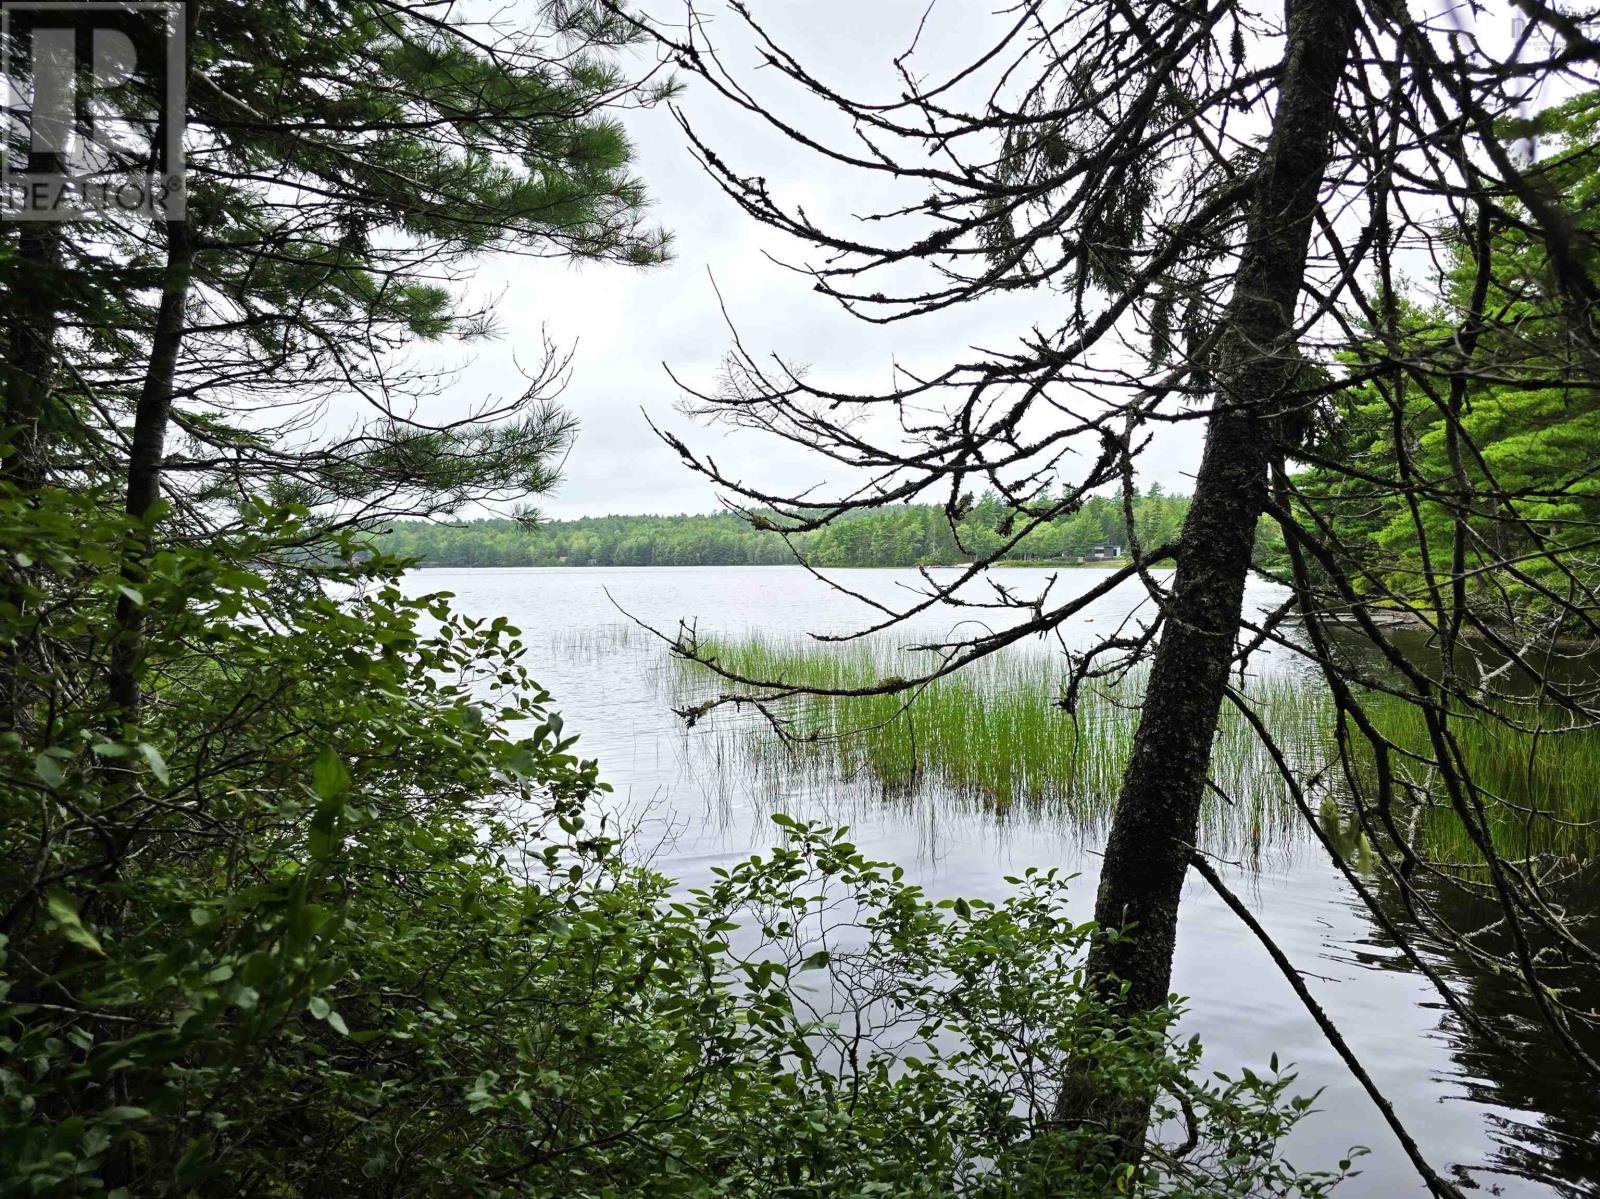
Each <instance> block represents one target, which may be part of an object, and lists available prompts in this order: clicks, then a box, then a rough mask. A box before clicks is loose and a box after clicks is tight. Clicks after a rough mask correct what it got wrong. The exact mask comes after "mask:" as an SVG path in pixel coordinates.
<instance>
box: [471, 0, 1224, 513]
mask: <svg viewBox="0 0 1600 1199" xmlns="http://www.w3.org/2000/svg"><path fill="white" fill-rule="evenodd" d="M758 7H759V9H760V15H761V18H762V20H763V21H764V22H765V23H766V24H767V26H768V27H769V29H770V30H771V31H772V32H773V33H774V34H776V35H778V39H779V40H780V41H781V43H782V44H783V45H784V46H785V47H786V48H788V49H790V50H792V51H793V52H794V53H795V55H796V56H797V57H799V58H800V59H801V60H802V61H804V62H805V63H807V65H808V66H810V67H813V68H815V69H816V70H817V71H818V72H819V73H821V74H822V75H823V76H824V77H825V78H827V79H829V80H830V81H834V82H839V83H842V84H845V85H847V86H848V87H849V88H851V89H852V90H853V91H856V92H859V93H864V94H868V95H874V94H884V95H892V94H894V92H895V90H896V88H895V83H896V80H895V76H894V73H893V64H892V60H893V58H894V57H895V56H896V55H899V54H900V53H901V52H903V51H904V50H905V49H906V48H907V46H908V44H909V42H910V40H911V38H912V36H913V34H914V33H915V31H916V28H917V24H918V21H919V20H920V18H921V17H922V15H923V13H924V11H925V10H926V9H927V8H928V4H927V0H868V2H862V0H855V2H854V3H841V2H838V0H775V2H772V3H768V4H765V5H760V6H758ZM708 9H709V11H713V12H714V11H716V10H715V9H714V8H710V6H708ZM724 21H725V24H726V27H727V28H728V31H729V36H728V38H727V41H726V42H725V43H723V44H726V45H729V46H730V47H733V48H734V49H735V53H737V45H738V39H736V38H735V37H733V36H732V35H733V30H734V22H733V21H732V19H731V18H725V19H724ZM1000 28H1001V21H1000V18H998V17H996V16H994V15H993V14H992V13H991V11H990V6H989V5H988V4H984V3H973V2H972V0H939V3H938V4H936V5H935V7H934V8H933V10H932V12H931V14H930V15H929V18H928V22H927V26H926V28H925V29H924V31H923V33H922V37H921V40H920V42H919V47H918V61H919V62H921V63H922V65H923V69H924V70H926V71H928V72H930V73H936V72H937V68H938V67H939V66H941V65H952V64H955V63H957V62H961V61H964V59H965V56H967V55H970V53H971V51H972V48H973V47H974V46H975V45H976V44H978V42H979V41H981V40H985V39H986V38H988V37H989V36H990V35H991V34H994V33H996V32H997V31H998V30H999V29H1000ZM718 40H719V42H721V41H722V39H720V38H719V39H718ZM645 61H646V60H645V59H641V60H640V62H641V64H642V63H644V62H645ZM734 61H738V59H737V58H736V59H735V60H734ZM743 74H744V76H745V77H746V78H750V79H752V80H754V81H755V82H756V83H757V84H758V85H759V84H760V82H761V80H760V77H759V75H756V74H752V73H750V72H748V71H747V72H743ZM768 74H769V75H770V74H771V73H770V72H769V73H768ZM686 82H688V84H689V87H688V91H687V94H686V95H685V96H684V97H683V99H682V101H681V107H682V108H683V110H684V111H685V113H686V114H687V115H688V117H689V119H690V120H691V121H692V122H693V123H694V124H695V126H696V128H697V129H699V130H700V131H701V132H702V134H703V136H705V137H706V139H707V140H708V141H709V142H711V143H712V144H713V145H714V146H715V147H716V148H717V149H718V151H719V153H722V154H723V155H724V156H725V157H726V158H728V159H729V160H730V161H731V162H732V163H734V164H737V165H738V166H739V168H740V170H741V172H742V173H745V174H763V175H765V176H766V177H767V178H768V180H769V185H770V186H771V187H772V188H773V190H774V192H775V194H777V195H778V196H780V197H782V198H783V199H785V200H787V201H795V200H797V201H799V202H800V203H803V204H804V205H805V207H806V210H807V212H808V213H812V214H816V215H819V216H820V215H832V216H834V217H835V218H836V219H838V220H839V221H840V222H841V223H844V222H848V221H849V220H850V219H851V214H852V213H856V212H861V211H865V210H868V209H870V208H872V207H873V206H874V205H875V203H877V202H880V201H881V200H882V198H883V197H882V196H881V195H874V194H871V193H870V192H868V191H867V190H864V189H866V188H870V187H871V186H872V184H871V181H863V180H862V179H861V178H860V177H859V176H858V175H857V174H856V173H855V172H850V171H847V170H844V169H838V168H830V167H828V166H827V165H826V164H823V163H819V162H818V161H817V160H815V159H814V158H811V157H809V156H805V155H803V154H802V153H800V152H799V151H797V150H796V149H795V148H793V147H791V146H790V145H789V144H788V143H787V142H786V141H785V140H784V139H783V138H782V137H781V136H780V135H777V134H775V133H773V132H772V131H770V130H768V129H765V128H764V127H762V126H761V125H760V124H759V123H758V122H755V121H752V120H750V119H748V118H747V117H744V116H742V115H741V114H736V113H734V112H732V111H731V109H730V107H729V106H728V105H727V104H726V103H725V102H723V101H721V100H720V99H719V98H718V97H716V96H715V95H713V94H710V93H709V89H707V88H705V87H704V86H703V85H701V86H696V85H695V84H694V82H693V81H692V80H689V81H686ZM774 99H776V100H777V101H778V102H779V103H783V102H784V100H783V98H782V97H779V96H777V95H776V94H774ZM795 111H796V112H797V115H805V116H806V117H807V119H810V120H815V121H816V122H817V127H827V126H828V114H826V113H820V112H817V111H816V110H814V109H809V110H805V111H804V112H803V113H802V112H800V111H799V110H795ZM626 123H627V125H628V128H629V131H630V135H631V137H632V139H633V141H634V144H635V148H636V152H637V167H638V173H639V175H640V176H641V177H642V178H643V179H644V181H645V183H646V185H647V186H648V188H649V190H650V192H651V194H652V196H653V199H654V207H653V210H652V216H653V218H654V220H655V221H656V222H657V223H659V224H661V225H663V226H664V227H666V228H667V229H668V230H670V231H671V232H672V234H673V235H674V238H675V247H674V249H675V257H674V259H673V261H672V262H671V263H670V264H668V265H666V266H664V267H659V268H655V269H651V270H644V271H641V270H636V269H632V268H627V267H620V266H597V265H580V266H572V265H567V264H559V263H550V262H540V261H530V260H526V259H516V258H509V257H502V258H496V259H493V260H490V261H488V262H486V263H484V264H483V265H482V267H481V268H480V270H479V271H478V275H477V279H476V283H475V288H476V290H477V291H478V292H479V293H481V294H486V295H498V296H499V325H500V328H501V331H502V332H501V336H500V338H499V339H498V340H497V341H494V342H491V343H487V344H481V345H478V346H476V347H475V348H474V351H473V355H472V358H471V359H470V360H469V361H467V362H466V363H465V365H464V368H463V370H462V372H461V374H460V377H459V378H458V380H457V381H456V384H455V386H454V387H453V388H452V390H451V391H450V393H449V395H448V397H447V400H446V402H447V403H448V404H449V405H451V406H460V407H465V406H467V405H470V404H472V403H475V402H478V401H479V400H481V399H483V398H486V397H491V396H501V397H504V396H507V395H511V394H515V393H517V392H520V391H521V387H520V386H519V376H518V374H517V370H516V362H517V361H518V360H521V361H523V362H531V361H536V360H537V350H538V346H539V344H540V340H539V339H540V335H541V329H542V330H543V331H545V332H547V333H548V335H549V336H550V337H551V338H552V339H553V340H554V341H555V342H557V343H558V344H562V345H573V344H575V346H576V355H575V358H574V362H573V372H572V378H571V382H570V384H569V386H568V388H567V390H566V391H565V393H564V394H563V396H562V401H563V402H564V403H565V404H566V405H567V406H568V407H569V408H571V409H572V411H573V412H575V413H576V415H577V416H578V418H579V420H580V421H581V422H582V431H581V432H580V434H579V437H578V441H577V443H576V445H575V446H574V448H573V450H572V452H571V454H570V456H569V458H568V460H567V463H566V470H565V481H564V482H563V484H562V486H561V488H560V490H559V492H558V493H557V494H556V495H555V496H553V497H551V498H549V499H547V500H544V501H540V502H539V504H538V507H539V508H540V510H541V511H542V512H544V513H545V514H546V515H547V516H550V517H552V518H557V519H565V518H573V517H579V516H592V515H602V514H608V513H677V512H709V511H714V510H716V509H717V507H718V499H717V494H716V492H715V490H714V489H713V488H712V487H711V485H710V484H709V483H708V482H707V481H706V480H704V479H703V478H701V477H700V476H698V475H695V474H694V473H692V472H691V471H689V470H688V469H687V468H686V467H684V466H683V464H682V463H681V462H680V461H679V459H678V457H677V455H676V454H675V453H673V452H672V451H671V450H670V449H668V448H667V447H666V446H665V445H664V444H663V443H662V442H661V441H660V440H659V439H658V438H657V437H656V436H655V435H654V434H653V433H652V432H651V430H650V428H649V425H648V424H647V423H646V419H645V415H646V414H649V416H650V417H651V418H652V419H654V420H655V421H657V423H658V424H663V425H665V426H666V427H669V428H671V429H673V430H674V431H675V432H677V433H678V434H679V435H681V436H683V437H684V439H685V440H686V441H687V442H688V443H689V444H690V445H691V446H693V447H694V448H696V449H697V450H705V451H708V452H709V453H711V454H712V455H713V456H714V457H715V458H716V459H717V461H718V463H719V464H720V465H723V466H725V467H728V468H731V469H734V470H735V471H736V473H739V474H740V475H742V476H743V477H745V478H748V479H759V480H760V481H761V483H762V484H763V486H765V487H767V488H769V489H771V490H775V491H776V490H785V489H788V490H799V489H801V488H804V487H808V486H812V485H817V484H821V485H826V484H829V483H834V484H837V483H839V482H840V481H841V480H840V478H839V476H838V475H837V474H834V475H830V474H828V473H827V472H826V471H825V470H823V469H822V466H821V464H820V463H819V462H818V460H817V459H816V458H814V457H813V456H811V455H808V454H806V453H805V452H804V451H803V450H799V449H797V448H792V447H784V446H780V445H779V444H777V443H776V442H774V441H773V440H772V439H770V438H765V437H762V436H760V435H757V434H751V433H748V432H738V431H732V430H729V429H726V428H724V427H721V426H706V425H703V424H698V423H696V422H693V421H690V420H688V419H686V418H684V417H682V416H680V415H679V414H678V413H677V412H676V411H675V405H676V403H677V402H678V401H679V399H680V398H681V395H682V393H681V392H680V390H679V389H678V388H677V387H676V386H675V385H674V384H673V382H672V380H671V379H670V378H669V377H668V374H667V370H666V368H667V366H670V367H671V368H672V370H673V371H674V372H675V373H676V374H677V375H678V376H679V377H680V378H682V379H684V380H685V381H687V382H689V383H691V384H709V383H710V382H711V380H712V379H713V378H714V376H715V374H716V372H717V369H718V365H719V363H720V361H721V359H722V356H723V354H724V353H725V352H726V351H727V349H728V347H729V344H730V333H729V329H728V325H727V323H726V321H725V318H724V316H723V314H722V311H721V309H720V307H719V301H718V294H717V293H718V291H719V290H720V292H721V296H722V300H723V301H724V302H725V303H726V306H727V310H728V314H729V316H730V317H731V318H732V319H733V320H734V321H735V322H736V324H737V326H738V329H739V333H740V335H741V337H742V338H743V340H744V343H745V344H746V345H747V346H748V347H752V348H755V349H758V350H759V351H760V352H762V353H766V352H772V353H776V354H780V355H781V356H783V357H784V358H785V359H786V360H788V361H792V362H801V363H806V364H808V365H809V367H810V370H811V375H810V377H811V378H812V379H813V380H814V381H817V382H825V383H827V384H835V385H854V386H859V387H873V386H876V387H883V386H886V385H887V384H888V382H889V379H890V373H891V367H892V364H893V363H895V362H896V361H899V362H901V363H903V364H908V365H913V366H916V367H919V368H924V369H937V368H938V367H939V366H942V365H944V364H946V363H947V362H948V361H949V360H950V359H951V358H952V357H953V356H957V355H960V356H965V357H970V352H968V351H969V347H971V346H973V345H977V344H982V345H984V346H987V347H991V348H992V347H995V346H1003V345H1009V344H1010V343H1012V342H1013V341H1014V339H1015V338H1016V337H1017V336H1018V335H1019V334H1023V333H1026V332H1027V330H1028V326H1029V325H1030V324H1032V323H1035V322H1039V323H1045V324H1049V323H1050V322H1051V320H1052V315H1053V314H1052V312H1051V310H1052V309H1053V308H1055V307H1056V306H1057V305H1059V304H1060V303H1062V301H1061V300H1060V299H1059V298H1058V297H1056V296H1054V295H1052V294H1050V293H1048V292H1036V293H1030V294H1028V295H1026V296H1023V297H1016V298H1014V299H1013V298H1011V297H1007V298H1006V301H1009V302H1002V303H999V304H980V305H977V306H971V307H966V308H963V309H960V310H957V311H955V312H952V313H948V314H944V315H942V316H941V317H939V318H936V319H931V320H922V321H920V322H915V323H911V324H906V325H899V326H890V327H887V328H885V327H881V326H870V325H867V324H865V323H863V322H861V321H858V320H856V319H855V318H853V317H851V316H849V315H848V314H846V313H845V312H843V311H842V310H841V309H840V308H839V307H838V306H837V305H836V304H835V303H833V302H832V301H830V300H828V299H826V298H825V297H822V296H819V295H817V294H815V293H814V292H812V291H811V290H810V285H809V283H808V282H807V281H806V280H805V279H804V278H803V277H801V276H799V275H798V274H796V273H795V272H794V271H793V270H789V269H785V268H784V267H782V266H779V265H777V264H775V263H773V262H772V261H770V260H769V259H768V258H767V257H766V256H765V254H764V253H763V251H771V252H773V253H775V254H778V255H779V256H781V257H784V258H785V259H786V260H788V261H791V262H806V261H814V260H815V255H814V253H813V254H808V253H807V252H806V251H805V250H804V249H803V248H800V247H797V246H796V245H795V244H793V243H788V244H785V240H784V239H783V238H782V237H781V236H780V235H778V234H776V233H773V232H772V231H770V230H766V229H765V228H763V227H761V226H759V225H758V224H756V222H754V221H753V220H751V219H750V218H749V217H747V216H746V215H745V214H744V213H742V212H741V211H740V210H739V209H738V208H737V207H736V206H735V205H734V203H733V201H732V200H730V199H728V198H727V197H726V196H725V195H723V193H722V192H721V191H720V190H719V189H718V188H717V186H716V184H715V183H714V182H713V181H712V180H711V179H710V178H709V177H707V176H706V175H705V173H704V172H703V170H702V169H701V168H700V166H699V165H698V163H697V162H696V161H695V160H694V158H693V157H692V156H691V154H690V152H689V149H688V144H687V141H686V139H685V137H684V134H683V132H682V131H681V130H680V129H679V127H678V125H677V123H676V122H675V121H674V119H673V117H672V115H671V114H670V113H669V112H667V111H666V110H665V109H658V110H655V111H650V112H643V113H633V114H629V115H628V117H627V122H626ZM713 280H714V281H715V286H713ZM1197 462H1198V430H1196V429H1185V430H1184V431H1183V433H1182V434H1181V435H1180V436H1177V437H1175V438H1173V439H1172V444H1170V445H1164V446H1162V447H1159V451H1158V452H1157V453H1156V454H1154V455H1152V457H1151V458H1150V459H1149V461H1148V462H1147V463H1146V467H1145V469H1146V470H1147V471H1148V472H1149V478H1150V479H1151V480H1159V481H1160V482H1161V483H1162V484H1163V486H1165V487H1167V488H1168V489H1169V490H1178V491H1186V490H1188V489H1189V487H1188V482H1187V479H1186V477H1185V475H1186V473H1187V472H1191V471H1192V470H1193V468H1194V466H1195V464H1196V463H1197Z"/></svg>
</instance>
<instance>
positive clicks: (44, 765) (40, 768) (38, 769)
mask: <svg viewBox="0 0 1600 1199" xmlns="http://www.w3.org/2000/svg"><path fill="white" fill-rule="evenodd" d="M33 772H34V773H35V774H37V775H38V776H39V778H40V779H42V780H43V782H44V784H45V786H47V787H49V788H50V789H51V790H52V791H54V790H56V789H58V788H59V787H60V786H61V784H62V783H64V782H66V781H67V776H66V775H65V774H64V773H63V772H62V770H61V767H60V766H58V765H56V760H55V759H54V758H52V757H51V756H50V755H49V754H40V755H39V756H38V757H36V758H35V759H34V760H33Z"/></svg>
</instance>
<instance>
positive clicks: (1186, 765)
mask: <svg viewBox="0 0 1600 1199" xmlns="http://www.w3.org/2000/svg"><path fill="white" fill-rule="evenodd" d="M1286 8H1287V26H1288V39H1287V46H1286V50H1285V57H1284V62H1283V66H1282V68H1281V72H1280V76H1279V82H1278V104H1277V111H1276V113H1275V114H1274V119H1273V127H1272V134H1271V137H1270V138H1269V140H1268V142H1267V147H1266V151H1265V154H1264V157H1263V159H1262V162H1261V164H1260V167H1259V168H1258V171H1257V177H1256V192H1255V195H1254V198H1253V200H1252V203H1251V208H1250V213H1249V216H1248V221H1247V226H1246V240H1245V245H1244V249H1243V252H1242V253H1241V255H1240V259H1239V268H1238V273H1237V275H1236V276H1235V280H1234V289H1233V295H1232V298H1231V299H1230V301H1229V303H1228V307H1227V309H1226V311H1225V312H1224V314H1223V322H1224V323H1223V332H1222V337H1221V339H1220V344H1219V346H1218V349H1217V352H1216V365H1215V370H1214V375H1215V378H1216V381H1217V382H1216V387H1217V394H1216V405H1217V411H1216V412H1215V413H1214V414H1213V415H1212V417H1211V419H1210V422H1209V426H1208V429H1207V433H1206V447H1205V456H1204V458H1203V459H1202V462H1201V466H1200V473H1199V476H1198V478H1197V479H1196V482H1195V491H1194V498H1193V500H1192V502H1191V504H1190V508H1189V516H1188V520H1187V521H1186V523H1185V525H1184V529H1183V538H1182V542H1181V545H1180V549H1179V552H1178V558H1177V572H1176V575H1175V577H1174V580H1173V589H1172V602H1171V606H1170V608H1169V610H1168V612H1167V621H1166V627H1165V629H1164V630H1163V633H1162V637H1161V643H1160V645H1159V647H1158V648H1157V650H1156V657H1155V664H1154V667H1153V668H1152V670H1151V674H1150V680H1149V687H1148V691H1147V693H1146V696H1145V701H1144V706H1143V708H1142V710H1141V712H1140V717H1139V729H1138V733H1137V735H1136V736H1135V739H1134V746H1133V754H1132V757H1131V759H1130V761H1129V764H1128V769H1127V772H1126V773H1125V774H1124V776H1123V780H1122V793H1121V795H1120V796H1119V797H1118V800H1117V809H1116V815H1115V818H1114V820H1113V822H1112V826H1111V835H1110V839H1109V841H1108V842H1107V845H1106V853H1105V861H1104V864H1103V866H1102V867H1101V872H1100V890H1099V895H1098V898H1097V902H1096V906H1095V917H1096V919H1097V920H1098V921H1099V922H1100V923H1101V924H1102V925H1103V926H1105V927H1109V928H1122V927H1126V926H1129V925H1132V926H1133V927H1134V932H1133V935H1132V936H1131V937H1130V938H1125V939H1121V940H1118V941H1116V942H1113V943H1103V944H1100V945H1098V946H1097V947H1096V949H1095V950H1094V952H1093V954H1092V955H1091V958H1090V972H1091V976H1092V977H1095V978H1098V979H1106V978H1108V977H1115V978H1116V979H1118V980H1120V981H1121V982H1122V983H1124V984H1126V991H1125V992H1123V993H1122V995H1121V998H1120V999H1119V1001H1118V1002H1119V1003H1121V1004H1123V1005H1125V1007H1126V1009H1127V1010H1137V1011H1147V1010H1150V1009H1152V1008H1155V1007H1158V1006H1159V1005H1161V1004H1162V1003H1164V1002H1165V1001H1166V999H1167V997H1168V992H1169V986H1170V983H1171V979H1172V955H1173V950H1174V947H1175V944H1176V933H1177V922H1178V899H1179V894H1180V892H1181V890H1182V887H1183V881H1184V876H1185V874H1186V873H1187V871H1188V868H1189V858H1190V855H1191V854H1192V852H1193V845H1194V841H1195V834H1196V831H1197V827H1198V824H1199V816H1200V802H1201V799H1202V798H1203V796H1204V794H1205V786H1206V777H1207V770H1208V767H1209V764H1210V757H1211V742H1212V737H1213V734H1214V733H1215V732H1216V727H1217V717H1218V713H1219V712H1220V710H1221V707H1222V703H1223V693H1224V689H1225V687H1226V684H1227V677H1228V668H1229V665H1230V662H1231V660H1232V656H1233V650H1234V646H1235V642H1236V639H1237V637H1238V633H1239V620H1240V615H1241V609H1242V607H1243V602H1244V584H1245V579H1246V577H1247V575H1248V573H1249V569H1250V559H1251V550H1252V548H1253V545H1254V541H1255V529H1256V521H1257V518H1258V517H1259V516H1260V514H1261V511H1262V507H1263V503H1264V501H1265V499H1266V494H1267V471H1268V466H1269V463H1270V461H1271V459H1272V457H1273V455H1274V454H1275V453H1278V452H1280V447H1281V446H1282V444H1283V439H1282V437H1281V435H1280V431H1279V430H1280V426H1281V424H1282V423H1283V421H1282V418H1283V417H1284V416H1285V415H1286V412H1287V410H1288V409H1289V408H1291V407H1293V405H1294V399H1293V388H1294V383H1295V377H1296V375H1297V373H1298V366H1299V361H1300V360H1299V357H1298V354H1297V352H1296V348H1295V328H1294V323H1295V306H1296V302H1297V300H1298V299H1299V295H1300V291H1301V287H1302V284H1303V282H1304V276H1305V268H1306V254H1307V250H1308V247H1309V245H1310V240H1311V231H1312V225H1313V219H1314V216H1315V213H1316V209H1317V204H1318V201H1319V195H1320V192H1321V189H1322V184H1323V180H1324V176H1325V174H1326V172H1327V168H1328V163H1329V159H1330V155H1331V138H1332V133H1333V129H1334V124H1335V111H1336V92H1337V87H1338V82H1339V79H1340V77H1341V75H1342V74H1343V72H1344V70H1345V66H1346V63H1347V61H1348V59H1349V57H1350V54H1351V50H1352V44H1353V40H1354V27H1355V13H1356V3H1355V0H1289V3H1288V4H1287V6H1286Z"/></svg>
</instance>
